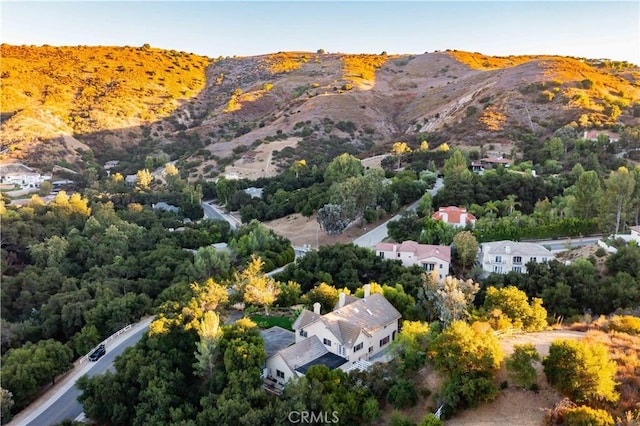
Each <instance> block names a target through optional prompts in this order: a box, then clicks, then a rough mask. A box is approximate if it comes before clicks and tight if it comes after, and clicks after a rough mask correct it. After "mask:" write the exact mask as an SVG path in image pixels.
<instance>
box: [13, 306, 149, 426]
mask: <svg viewBox="0 0 640 426" xmlns="http://www.w3.org/2000/svg"><path fill="white" fill-rule="evenodd" d="M152 320H153V318H152V317H150V318H147V319H145V320H143V321H141V322H139V323H138V324H136V325H135V326H133V328H132V329H131V331H129V332H127V333H124V334H122V335H121V336H118V337H117V338H116V339H114V340H113V341H111V342H109V343H107V344H106V348H107V353H106V354H105V355H104V356H103V357H102V358H100V359H99V360H98V361H96V362H90V361H85V362H84V363H82V364H81V365H80V366H79V367H76V369H75V370H74V371H73V372H72V373H71V375H70V376H67V377H66V378H65V379H64V380H63V382H62V383H59V384H58V385H56V387H55V389H53V391H54V393H52V394H51V395H45V398H40V399H39V400H37V401H36V402H34V403H33V404H32V405H31V406H29V407H27V409H25V411H24V412H22V413H18V415H17V416H16V417H15V419H14V421H12V422H11V423H9V425H16V426H18V425H20V426H22V425H29V426H48V425H53V424H55V423H58V422H60V421H62V420H64V419H76V418H78V417H79V416H81V415H82V405H80V403H79V402H78V400H77V398H78V396H79V395H80V391H79V390H78V388H76V386H75V383H76V381H77V380H78V379H79V378H80V377H82V376H83V375H84V374H88V375H89V376H94V375H96V374H100V373H104V372H105V371H107V370H112V371H113V360H114V359H115V358H116V356H118V355H120V354H121V353H122V352H123V351H124V350H125V349H126V348H128V347H129V346H132V345H134V344H136V343H137V342H138V341H139V340H140V339H141V338H142V336H143V335H144V333H145V332H146V331H147V330H148V329H149V324H150V323H151V321H152Z"/></svg>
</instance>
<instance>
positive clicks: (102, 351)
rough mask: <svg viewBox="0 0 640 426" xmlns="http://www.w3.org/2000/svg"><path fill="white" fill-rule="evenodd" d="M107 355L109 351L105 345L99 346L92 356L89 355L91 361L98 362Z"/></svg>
mask: <svg viewBox="0 0 640 426" xmlns="http://www.w3.org/2000/svg"><path fill="white" fill-rule="evenodd" d="M106 353H107V350H106V349H105V347H104V344H102V345H100V346H98V347H97V348H96V349H95V350H94V351H93V352H91V354H90V355H89V361H97V360H99V359H100V357H101V356H102V355H104V354H106Z"/></svg>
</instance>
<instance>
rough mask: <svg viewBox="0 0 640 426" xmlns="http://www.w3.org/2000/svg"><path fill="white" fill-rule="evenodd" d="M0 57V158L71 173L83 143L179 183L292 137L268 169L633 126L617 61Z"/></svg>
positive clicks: (68, 53)
mask: <svg viewBox="0 0 640 426" xmlns="http://www.w3.org/2000/svg"><path fill="white" fill-rule="evenodd" d="M1 51H2V91H1V93H2V98H1V101H2V117H3V122H2V132H3V148H4V147H6V148H8V152H6V153H4V154H3V157H4V158H21V159H23V160H24V161H26V162H27V163H29V164H33V165H36V166H38V165H40V166H42V165H51V164H53V163H54V161H58V162H59V161H60V160H65V161H66V162H68V163H71V164H73V163H77V166H80V167H81V166H82V161H83V160H85V161H86V160H88V159H89V160H90V159H91V158H92V156H91V155H88V156H87V153H86V152H85V151H86V150H87V148H89V147H90V148H92V150H93V151H92V154H93V155H94V156H95V158H96V159H98V160H100V161H104V160H108V159H128V160H130V161H132V162H133V161H138V162H139V163H140V164H141V162H142V161H144V157H145V156H148V155H156V154H162V153H164V154H167V155H168V156H169V157H171V158H172V159H177V158H182V159H183V160H186V161H188V165H189V170H190V172H191V175H192V177H194V178H195V177H198V176H204V177H212V176H214V175H215V174H217V173H218V171H219V170H222V169H223V167H224V166H226V165H228V164H231V163H232V162H233V161H236V160H240V161H241V160H242V155H244V156H245V157H246V156H248V157H249V161H252V160H251V158H252V154H251V153H252V151H251V149H252V148H255V147H257V146H259V145H261V144H263V143H268V142H269V141H274V140H279V139H286V138H288V137H292V136H297V137H298V140H300V143H299V146H296V144H295V143H294V144H293V145H292V146H290V147H289V148H286V150H288V151H286V152H285V151H283V152H281V153H278V152H274V159H273V163H274V164H275V165H276V166H277V165H278V164H282V165H285V164H287V162H290V161H291V159H292V158H295V157H296V156H297V157H301V156H307V158H310V157H314V156H315V157H316V158H321V157H322V156H327V155H329V152H330V151H331V150H332V149H333V150H334V151H335V150H336V149H341V150H348V151H350V152H353V153H356V154H357V153H362V152H367V153H376V152H382V151H386V150H387V146H386V145H388V144H389V143H391V142H393V141H396V140H406V141H407V142H411V141H414V140H415V139H416V138H422V137H428V138H429V141H430V142H431V143H432V145H437V144H439V143H442V142H445V141H446V142H447V143H448V144H449V145H453V146H456V145H466V146H474V145H475V146H479V145H480V144H494V143H495V144H499V143H506V144H509V143H511V142H513V141H514V139H515V138H516V137H517V135H518V134H521V133H526V132H531V131H533V132H535V133H536V134H538V135H540V136H543V137H544V136H545V135H548V134H550V133H552V132H553V131H555V130H556V129H558V128H559V127H562V126H564V125H566V124H568V123H571V122H575V123H577V124H578V125H579V126H581V127H582V128H591V127H599V126H606V125H609V124H615V123H623V124H638V118H634V117H633V114H632V113H633V111H632V110H633V106H634V104H635V103H637V102H638V99H640V70H639V69H638V68H637V67H632V66H631V65H630V64H627V63H611V62H606V61H590V60H584V59H575V58H568V57H557V56H513V57H507V58H497V57H489V56H486V55H481V54H478V53H468V52H458V51H446V52H433V53H425V54H421V55H386V54H381V55H347V54H334V53H310V52H286V53H283V52H280V53H276V54H271V55H262V56H254V57H234V58H218V59H216V60H212V59H208V58H205V57H202V56H196V55H192V54H187V53H185V52H175V51H164V50H160V49H154V48H150V47H148V46H143V47H139V48H138V47H59V48H57V47H48V46H43V47H26V46H21V47H17V46H9V45H4V44H3V45H2V46H1ZM636 115H637V114H636ZM329 145H331V146H332V147H333V148H331V147H329ZM336 146H338V147H339V148H336ZM331 152H333V151H331ZM79 154H80V155H79ZM254 155H255V154H254ZM245 160H246V159H245ZM312 162H313V160H312Z"/></svg>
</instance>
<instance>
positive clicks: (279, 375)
mask: <svg viewBox="0 0 640 426" xmlns="http://www.w3.org/2000/svg"><path fill="white" fill-rule="evenodd" d="M276 376H278V377H279V378H281V379H284V371H280V370H276Z"/></svg>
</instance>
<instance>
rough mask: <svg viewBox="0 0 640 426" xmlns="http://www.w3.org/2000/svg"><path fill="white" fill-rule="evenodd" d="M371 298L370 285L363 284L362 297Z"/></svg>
mask: <svg viewBox="0 0 640 426" xmlns="http://www.w3.org/2000/svg"><path fill="white" fill-rule="evenodd" d="M369 296H371V285H370V284H365V285H364V297H365V298H366V297H369Z"/></svg>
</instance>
